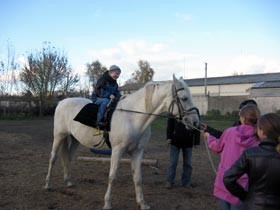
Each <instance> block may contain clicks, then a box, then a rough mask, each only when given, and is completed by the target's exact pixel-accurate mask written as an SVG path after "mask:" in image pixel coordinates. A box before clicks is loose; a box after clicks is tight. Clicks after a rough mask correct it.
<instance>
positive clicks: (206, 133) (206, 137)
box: [203, 132, 210, 141]
mask: <svg viewBox="0 0 280 210" xmlns="http://www.w3.org/2000/svg"><path fill="white" fill-rule="evenodd" d="M209 135H210V134H209V133H208V132H205V133H204V134H203V136H204V140H205V141H207V139H208V137H209Z"/></svg>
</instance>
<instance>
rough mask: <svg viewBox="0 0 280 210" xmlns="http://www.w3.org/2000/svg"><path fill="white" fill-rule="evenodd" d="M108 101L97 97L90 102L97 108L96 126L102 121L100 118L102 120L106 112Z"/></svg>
mask: <svg viewBox="0 0 280 210" xmlns="http://www.w3.org/2000/svg"><path fill="white" fill-rule="evenodd" d="M109 101H110V99H109V98H98V97H96V98H93V99H92V102H93V103H94V104H96V105H98V106H99V108H98V112H97V119H96V123H97V124H98V123H99V122H100V121H101V120H102V118H103V116H104V114H105V112H106V109H107V107H106V106H107V104H108V103H109Z"/></svg>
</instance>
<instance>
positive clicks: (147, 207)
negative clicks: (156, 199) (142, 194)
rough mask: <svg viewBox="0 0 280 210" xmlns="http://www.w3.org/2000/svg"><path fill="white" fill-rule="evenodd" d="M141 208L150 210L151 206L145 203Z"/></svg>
mask: <svg viewBox="0 0 280 210" xmlns="http://www.w3.org/2000/svg"><path fill="white" fill-rule="evenodd" d="M140 209H141V210H149V209H151V207H150V206H149V205H147V204H145V203H144V204H140Z"/></svg>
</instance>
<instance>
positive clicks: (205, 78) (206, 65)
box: [204, 63, 207, 95]
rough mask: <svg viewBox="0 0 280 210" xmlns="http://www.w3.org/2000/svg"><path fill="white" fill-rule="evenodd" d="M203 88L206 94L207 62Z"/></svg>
mask: <svg viewBox="0 0 280 210" xmlns="http://www.w3.org/2000/svg"><path fill="white" fill-rule="evenodd" d="M204 88H205V95H207V63H205V78H204Z"/></svg>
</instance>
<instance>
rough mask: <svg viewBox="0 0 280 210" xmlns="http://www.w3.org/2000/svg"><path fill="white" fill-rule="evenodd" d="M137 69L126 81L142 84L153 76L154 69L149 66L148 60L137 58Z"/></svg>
mask: <svg viewBox="0 0 280 210" xmlns="http://www.w3.org/2000/svg"><path fill="white" fill-rule="evenodd" d="M138 66H139V69H137V70H136V71H135V72H133V73H132V78H131V79H129V80H128V81H127V83H138V84H144V83H146V82H148V81H151V80H152V79H153V76H154V73H155V72H154V70H153V69H152V68H151V67H150V64H149V63H148V61H144V60H139V61H138Z"/></svg>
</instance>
